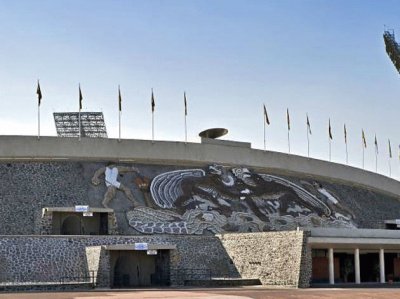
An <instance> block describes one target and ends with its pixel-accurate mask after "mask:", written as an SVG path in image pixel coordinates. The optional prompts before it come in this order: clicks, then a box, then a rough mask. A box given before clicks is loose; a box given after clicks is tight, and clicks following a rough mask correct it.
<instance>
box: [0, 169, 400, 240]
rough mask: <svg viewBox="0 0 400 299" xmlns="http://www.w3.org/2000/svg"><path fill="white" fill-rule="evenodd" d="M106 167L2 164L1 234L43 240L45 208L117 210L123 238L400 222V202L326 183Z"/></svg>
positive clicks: (227, 172) (238, 172)
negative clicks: (76, 206)
mask: <svg viewBox="0 0 400 299" xmlns="http://www.w3.org/2000/svg"><path fill="white" fill-rule="evenodd" d="M107 165H108V164H107V163H106V162H81V161H79V162H78V161H77V162H13V163H0V219H1V225H0V234H1V235H30V234H41V233H42V232H41V231H40V230H41V225H40V224H41V222H42V209H43V208H45V207H73V206H75V205H89V206H91V207H103V205H107V206H108V207H109V208H112V209H113V210H114V212H115V215H116V220H117V221H116V222H117V225H118V228H117V231H118V234H120V235H138V234H181V235H193V234H206V235H207V234H217V233H226V232H243V233H245V232H262V231H279V230H292V229H296V228H297V227H303V228H310V227H347V228H352V227H358V228H380V227H382V225H383V221H384V220H387V219H397V218H399V213H398V211H399V210H400V201H399V200H398V198H396V197H394V196H389V195H386V194H383V193H380V192H377V191H372V190H369V189H367V188H365V187H360V186H355V185H350V184H348V185H346V184H345V183H343V182H340V183H339V182H334V181H330V180H327V179H326V178H325V179H322V178H316V177H310V176H305V175H304V176H303V175H300V174H297V175H293V174H292V175H290V176H289V175H281V174H277V173H273V172H270V171H262V172H261V171H254V170H252V169H249V168H247V167H245V166H236V167H225V166H224V167H223V166H221V165H216V164H210V165H203V166H202V167H191V168H190V167H182V166H177V165H175V166H166V165H150V164H148V165H146V164H126V163H125V164H112V163H111V164H109V165H108V167H107ZM107 168H108V169H109V170H107ZM107 176H108V177H107ZM110 180H111V181H112V182H110ZM119 184H121V185H119ZM114 185H115V186H114ZM117 185H118V188H117Z"/></svg>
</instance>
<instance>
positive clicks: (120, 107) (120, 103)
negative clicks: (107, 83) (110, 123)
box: [118, 85, 122, 111]
mask: <svg viewBox="0 0 400 299" xmlns="http://www.w3.org/2000/svg"><path fill="white" fill-rule="evenodd" d="M118 108H119V111H122V97H121V90H120V89H119V85H118Z"/></svg>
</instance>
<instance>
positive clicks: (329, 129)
mask: <svg viewBox="0 0 400 299" xmlns="http://www.w3.org/2000/svg"><path fill="white" fill-rule="evenodd" d="M328 134H329V139H331V140H332V139H333V136H332V128H331V119H329V128H328Z"/></svg>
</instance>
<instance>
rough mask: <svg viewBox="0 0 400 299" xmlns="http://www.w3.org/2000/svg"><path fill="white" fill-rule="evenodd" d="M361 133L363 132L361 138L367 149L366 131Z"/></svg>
mask: <svg viewBox="0 0 400 299" xmlns="http://www.w3.org/2000/svg"><path fill="white" fill-rule="evenodd" d="M361 132H362V134H361V137H362V142H363V146H364V148H367V140H366V139H365V134H364V129H363V130H362V131H361Z"/></svg>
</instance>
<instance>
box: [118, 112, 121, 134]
mask: <svg viewBox="0 0 400 299" xmlns="http://www.w3.org/2000/svg"><path fill="white" fill-rule="evenodd" d="M118 141H119V142H121V111H119V138H118Z"/></svg>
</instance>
